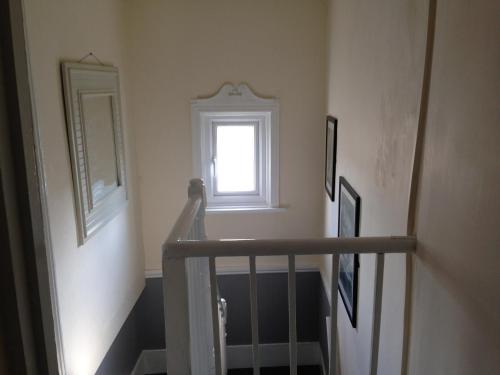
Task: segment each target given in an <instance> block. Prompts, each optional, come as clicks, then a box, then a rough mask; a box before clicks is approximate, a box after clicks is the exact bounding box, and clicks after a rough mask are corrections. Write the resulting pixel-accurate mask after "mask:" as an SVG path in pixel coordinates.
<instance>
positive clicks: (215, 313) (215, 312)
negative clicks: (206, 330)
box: [208, 257, 223, 375]
mask: <svg viewBox="0 0 500 375" xmlns="http://www.w3.org/2000/svg"><path fill="white" fill-rule="evenodd" d="M208 264H209V268H210V296H211V302H212V303H211V304H212V325H213V327H214V328H213V332H214V333H213V336H214V354H215V374H216V375H223V374H222V360H221V343H220V337H219V335H218V332H219V331H220V327H219V299H218V296H217V273H216V271H215V257H210V258H209V259H208Z"/></svg>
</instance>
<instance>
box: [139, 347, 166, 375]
mask: <svg viewBox="0 0 500 375" xmlns="http://www.w3.org/2000/svg"><path fill="white" fill-rule="evenodd" d="M165 371H167V356H166V354H165V349H156V350H143V351H142V352H141V354H140V355H139V358H138V359H137V362H136V363H135V366H134V369H133V370H132V372H131V373H130V375H145V374H158V373H162V372H165Z"/></svg>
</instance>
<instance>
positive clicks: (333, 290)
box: [328, 254, 339, 375]
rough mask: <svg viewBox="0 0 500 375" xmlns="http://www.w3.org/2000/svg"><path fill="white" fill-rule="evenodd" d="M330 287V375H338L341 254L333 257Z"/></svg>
mask: <svg viewBox="0 0 500 375" xmlns="http://www.w3.org/2000/svg"><path fill="white" fill-rule="evenodd" d="M331 283H332V284H331V285H330V301H331V306H330V353H329V354H330V360H329V366H330V367H329V371H328V374H329V375H336V374H337V302H338V298H337V293H338V292H337V288H338V286H339V254H333V255H332V280H331Z"/></svg>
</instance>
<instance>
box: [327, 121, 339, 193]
mask: <svg viewBox="0 0 500 375" xmlns="http://www.w3.org/2000/svg"><path fill="white" fill-rule="evenodd" d="M337 123H338V120H337V119H336V118H335V117H333V116H327V117H326V137H325V138H326V139H325V145H326V151H325V189H326V192H327V193H328V196H329V197H330V200H331V201H332V202H333V201H335V179H336V168H337Z"/></svg>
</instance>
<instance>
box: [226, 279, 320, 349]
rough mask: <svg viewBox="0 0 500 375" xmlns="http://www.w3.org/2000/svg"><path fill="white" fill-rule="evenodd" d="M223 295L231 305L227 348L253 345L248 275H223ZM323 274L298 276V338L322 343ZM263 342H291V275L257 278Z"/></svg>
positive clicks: (261, 340) (229, 308) (260, 330)
mask: <svg viewBox="0 0 500 375" xmlns="http://www.w3.org/2000/svg"><path fill="white" fill-rule="evenodd" d="M217 280H218V284H219V292H220V295H221V297H222V298H225V299H226V301H227V305H228V318H227V325H226V331H227V338H226V339H227V345H244V344H251V343H252V332H251V326H250V297H249V296H250V285H249V277H248V275H244V274H243V275H220V276H218V277H217ZM320 284H321V279H320V275H319V272H298V273H297V337H298V340H299V341H318V337H319V322H318V320H319V296H320V293H319V292H320ZM257 300H258V311H259V341H260V342H261V343H277V342H288V274H287V273H284V272H283V273H261V274H257Z"/></svg>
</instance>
